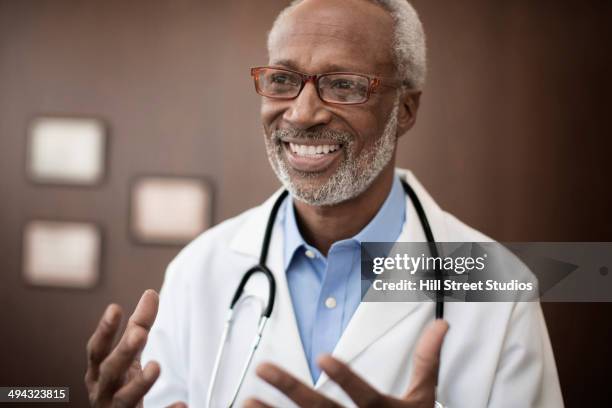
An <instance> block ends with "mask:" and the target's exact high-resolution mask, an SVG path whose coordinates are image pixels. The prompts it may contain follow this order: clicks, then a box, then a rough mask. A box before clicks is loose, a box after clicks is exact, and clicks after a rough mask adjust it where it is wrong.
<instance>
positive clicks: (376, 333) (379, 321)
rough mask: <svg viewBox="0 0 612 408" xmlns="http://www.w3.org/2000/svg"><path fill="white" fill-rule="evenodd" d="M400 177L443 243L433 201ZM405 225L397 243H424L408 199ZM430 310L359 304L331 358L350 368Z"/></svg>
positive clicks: (412, 180)
mask: <svg viewBox="0 0 612 408" xmlns="http://www.w3.org/2000/svg"><path fill="white" fill-rule="evenodd" d="M397 174H399V175H400V177H402V178H405V180H406V181H408V183H409V184H410V186H411V187H412V188H413V189H414V190H415V192H416V194H417V196H418V197H419V200H420V201H421V204H422V205H423V207H424V209H425V213H426V214H427V217H428V220H429V223H430V225H431V228H432V231H433V234H434V237H435V239H436V241H439V242H440V241H445V240H446V238H447V233H446V228H445V227H444V224H443V217H442V211H441V210H440V208H439V207H438V206H437V205H436V204H435V202H434V201H433V199H432V198H431V197H430V196H429V194H428V193H427V192H426V191H425V189H424V188H423V187H422V186H421V184H420V183H419V182H418V181H417V180H416V178H415V177H414V176H413V175H412V173H411V172H409V171H406V170H397ZM406 200H407V201H406V222H405V223H404V226H403V228H402V232H401V233H400V236H399V238H398V242H424V241H426V238H425V234H424V232H423V228H422V226H421V223H420V222H419V217H418V214H417V213H416V210H415V209H414V206H413V204H412V202H411V201H410V199H409V198H408V197H407V196H406ZM421 307H431V308H432V310H433V306H432V304H431V303H429V302H428V303H417V302H410V303H408V302H362V303H360V305H359V306H358V307H357V310H356V311H355V314H354V315H353V317H352V319H351V321H350V322H349V324H348V326H347V327H346V329H345V330H344V333H342V336H341V337H340V340H339V341H338V344H337V345H336V348H335V349H334V352H333V353H332V354H333V356H334V357H336V358H338V359H339V360H341V361H344V362H347V363H349V364H350V362H351V360H353V359H354V358H355V357H357V356H358V355H359V354H360V353H361V352H362V351H364V350H365V349H366V348H367V347H368V346H369V345H370V344H372V343H373V342H375V341H376V340H378V339H380V338H381V337H382V336H384V335H385V334H386V333H388V332H389V331H390V330H391V329H392V328H393V327H394V326H395V325H397V324H398V323H400V322H401V321H402V320H403V319H405V318H409V316H410V315H411V314H412V313H414V312H415V311H416V310H417V309H419V308H421ZM328 380H329V377H327V375H326V374H325V373H322V374H321V376H320V377H319V379H318V381H317V384H316V386H315V388H320V387H322V386H323V385H324V384H325V383H326V382H328Z"/></svg>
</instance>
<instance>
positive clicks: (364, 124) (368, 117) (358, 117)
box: [345, 110, 385, 154]
mask: <svg viewBox="0 0 612 408" xmlns="http://www.w3.org/2000/svg"><path fill="white" fill-rule="evenodd" d="M345 121H346V123H347V124H348V125H349V126H350V128H351V131H352V133H353V134H354V135H355V136H356V138H355V141H354V144H353V146H354V147H353V152H354V153H355V154H359V153H360V152H361V151H362V150H363V149H367V148H368V147H370V146H372V145H373V144H374V143H375V142H376V140H377V139H378V138H379V137H380V136H381V135H382V132H383V130H384V126H385V121H384V118H383V120H381V119H379V115H378V114H377V113H376V112H373V111H371V110H368V111H366V110H363V111H359V112H354V114H351V115H346V116H345Z"/></svg>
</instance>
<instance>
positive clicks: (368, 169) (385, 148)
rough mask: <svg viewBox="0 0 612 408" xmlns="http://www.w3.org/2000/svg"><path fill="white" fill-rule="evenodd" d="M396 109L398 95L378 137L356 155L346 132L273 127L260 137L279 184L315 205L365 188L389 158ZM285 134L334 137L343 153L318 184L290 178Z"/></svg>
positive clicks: (345, 197) (343, 198)
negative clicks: (320, 183) (332, 171)
mask: <svg viewBox="0 0 612 408" xmlns="http://www.w3.org/2000/svg"><path fill="white" fill-rule="evenodd" d="M398 109H399V98H398V99H396V101H395V104H394V105H393V109H392V110H391V114H390V115H389V119H387V123H386V124H385V129H384V130H383V133H382V135H381V137H379V138H378V139H377V140H376V141H375V142H374V144H373V145H372V147H370V148H369V149H367V150H366V149H363V150H362V152H361V153H360V154H359V155H357V156H355V154H354V153H353V147H354V144H355V140H354V138H353V136H352V135H351V134H350V133H348V132H342V131H336V130H331V129H321V130H318V131H314V132H304V131H300V130H297V129H279V130H276V131H274V132H273V133H272V135H271V137H270V138H268V137H264V139H265V141H266V151H267V154H268V160H269V161H270V164H271V165H272V169H273V170H274V172H275V173H276V176H277V177H278V179H279V180H280V182H281V183H282V184H283V186H284V187H285V188H286V189H287V190H289V192H290V193H291V195H292V196H293V197H295V198H296V199H297V200H299V201H302V202H304V203H306V204H310V205H315V206H330V205H335V204H339V203H341V202H343V201H347V200H350V199H352V198H355V197H357V196H358V195H360V194H361V193H363V192H364V191H365V190H367V188H368V187H370V185H371V184H372V182H373V181H374V180H375V179H376V177H378V175H379V174H380V173H381V172H382V170H383V169H384V168H385V167H386V166H387V165H388V164H389V162H390V161H391V159H392V158H393V152H394V151H395V145H396V132H397V112H398ZM264 136H265V135H264ZM286 137H292V138H294V139H299V138H302V139H308V140H331V141H334V142H335V143H337V144H341V145H342V146H343V149H344V152H345V157H344V158H343V159H342V162H341V163H340V165H339V166H338V170H337V171H336V172H335V173H334V174H333V175H332V176H331V177H330V178H329V179H328V180H327V181H326V182H325V183H324V184H323V185H322V186H314V185H312V184H310V183H308V182H306V183H299V182H295V181H292V180H291V176H290V169H289V164H288V163H287V162H286V160H285V158H284V152H283V144H282V140H283V139H284V138H286ZM293 171H294V172H295V170H293ZM300 176H301V178H303V179H308V178H315V177H316V175H314V174H311V173H301V174H300Z"/></svg>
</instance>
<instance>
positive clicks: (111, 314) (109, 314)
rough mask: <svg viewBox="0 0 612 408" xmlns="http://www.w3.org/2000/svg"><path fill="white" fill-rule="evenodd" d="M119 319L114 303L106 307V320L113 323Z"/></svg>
mask: <svg viewBox="0 0 612 408" xmlns="http://www.w3.org/2000/svg"><path fill="white" fill-rule="evenodd" d="M116 319H117V313H116V312H115V308H114V307H113V305H110V306H108V307H107V308H106V312H104V320H106V321H107V322H108V323H110V324H113V323H115V320H116Z"/></svg>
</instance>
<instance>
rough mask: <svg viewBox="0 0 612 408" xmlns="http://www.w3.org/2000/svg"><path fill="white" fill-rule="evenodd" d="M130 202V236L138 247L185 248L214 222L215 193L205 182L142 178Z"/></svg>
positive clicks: (136, 183) (134, 187)
mask: <svg viewBox="0 0 612 408" xmlns="http://www.w3.org/2000/svg"><path fill="white" fill-rule="evenodd" d="M130 199H131V202H130V235H131V236H132V237H133V239H134V240H135V241H136V242H138V243H142V244H161V245H183V244H186V243H187V242H189V241H191V240H192V239H193V238H195V237H196V236H198V235H199V234H200V233H202V232H203V231H205V230H206V229H208V228H209V227H210V225H211V222H212V189H211V187H210V184H209V183H208V182H206V180H204V179H202V178H198V177H170V176H144V177H138V178H137V179H136V180H135V181H134V182H133V183H132V187H131V192H130Z"/></svg>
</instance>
